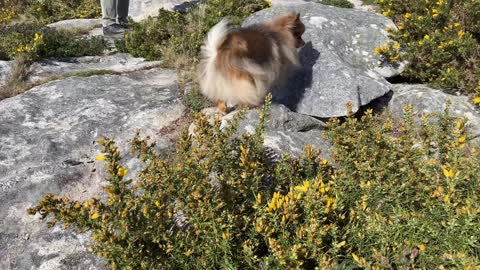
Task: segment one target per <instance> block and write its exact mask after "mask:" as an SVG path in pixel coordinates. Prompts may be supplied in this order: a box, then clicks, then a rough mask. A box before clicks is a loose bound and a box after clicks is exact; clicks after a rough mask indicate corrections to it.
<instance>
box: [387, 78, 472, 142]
mask: <svg viewBox="0 0 480 270" xmlns="http://www.w3.org/2000/svg"><path fill="white" fill-rule="evenodd" d="M392 87H393V88H392V91H393V95H392V97H391V99H390V101H389V102H388V107H387V108H388V110H390V111H391V112H392V113H393V114H394V115H395V116H397V117H401V116H402V115H403V107H404V106H405V105H406V104H411V105H412V107H413V109H414V111H416V112H418V113H419V115H422V114H425V113H434V112H443V111H444V110H445V108H446V106H447V104H448V102H450V113H451V114H452V115H455V116H460V117H466V118H467V119H468V122H469V124H470V127H471V132H472V135H473V137H479V136H480V110H478V108H477V109H476V108H475V107H474V106H473V105H472V104H471V103H470V102H469V101H468V97H466V96H456V95H450V94H447V93H445V92H444V91H442V90H436V89H432V88H430V87H428V86H425V85H421V84H394V85H392Z"/></svg>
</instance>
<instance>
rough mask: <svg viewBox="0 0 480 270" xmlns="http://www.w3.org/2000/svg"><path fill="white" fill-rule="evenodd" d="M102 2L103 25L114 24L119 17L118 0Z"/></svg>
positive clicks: (102, 0) (103, 0)
mask: <svg viewBox="0 0 480 270" xmlns="http://www.w3.org/2000/svg"><path fill="white" fill-rule="evenodd" d="M120 1H122V0H120ZM100 3H101V5H102V18H103V26H108V25H111V24H114V23H115V19H116V18H117V0H101V1H100Z"/></svg>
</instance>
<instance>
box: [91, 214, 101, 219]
mask: <svg viewBox="0 0 480 270" xmlns="http://www.w3.org/2000/svg"><path fill="white" fill-rule="evenodd" d="M98 217H100V215H99V214H98V213H94V214H93V215H92V216H91V217H90V218H91V219H97V218H98Z"/></svg>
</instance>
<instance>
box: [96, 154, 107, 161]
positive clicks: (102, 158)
mask: <svg viewBox="0 0 480 270" xmlns="http://www.w3.org/2000/svg"><path fill="white" fill-rule="evenodd" d="M95 159H96V160H98V161H104V160H105V156H102V155H98V156H96V157H95Z"/></svg>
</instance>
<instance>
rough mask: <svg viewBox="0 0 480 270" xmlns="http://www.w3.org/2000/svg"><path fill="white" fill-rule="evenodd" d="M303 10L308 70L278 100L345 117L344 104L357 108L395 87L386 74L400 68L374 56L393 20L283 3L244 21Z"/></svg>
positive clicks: (278, 93) (321, 114)
mask: <svg viewBox="0 0 480 270" xmlns="http://www.w3.org/2000/svg"><path fill="white" fill-rule="evenodd" d="M291 11H296V12H300V14H301V19H302V21H303V22H304V23H305V26H306V32H305V34H304V35H303V38H304V40H305V41H306V42H307V44H306V45H305V46H304V47H303V48H301V49H300V51H299V53H300V59H301V62H302V65H303V70H301V71H300V72H298V73H297V74H294V75H293V76H292V79H291V80H290V84H289V85H288V86H287V87H284V88H283V89H279V90H278V91H276V93H275V94H274V98H275V99H276V100H278V101H280V102H281V103H284V104H286V105H287V106H288V107H289V108H291V109H292V110H294V111H296V112H299V113H303V114H308V115H313V116H317V117H322V118H323V117H325V118H327V117H334V116H343V115H345V114H346V113H347V111H346V106H345V104H346V103H347V102H352V104H353V110H354V111H357V110H358V109H359V108H360V106H362V105H366V104H368V103H369V102H371V101H372V100H374V99H376V98H378V97H381V96H383V95H384V94H385V93H387V92H389V91H390V84H389V83H388V82H387V81H386V80H385V78H384V77H392V76H395V75H398V74H399V73H400V72H401V71H402V67H400V66H390V65H384V64H382V62H381V61H380V58H379V57H377V56H374V55H373V52H374V49H375V47H377V46H379V45H383V44H385V43H386V42H387V41H388V40H389V39H388V37H387V33H386V31H385V30H384V29H385V28H386V27H387V26H391V27H394V24H393V23H392V21H390V20H389V19H387V18H385V17H383V16H380V15H377V14H373V13H370V12H366V11H361V10H357V9H345V8H336V7H330V6H325V5H321V4H317V3H305V2H301V1H300V2H299V1H293V2H292V3H291V4H278V5H276V6H273V7H272V8H270V9H266V10H262V11H260V12H257V13H255V14H254V15H252V16H251V17H249V18H248V19H247V20H246V21H245V23H244V25H250V24H252V23H258V22H262V21H265V20H268V19H270V18H272V17H274V16H276V15H281V14H285V13H287V12H291Z"/></svg>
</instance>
